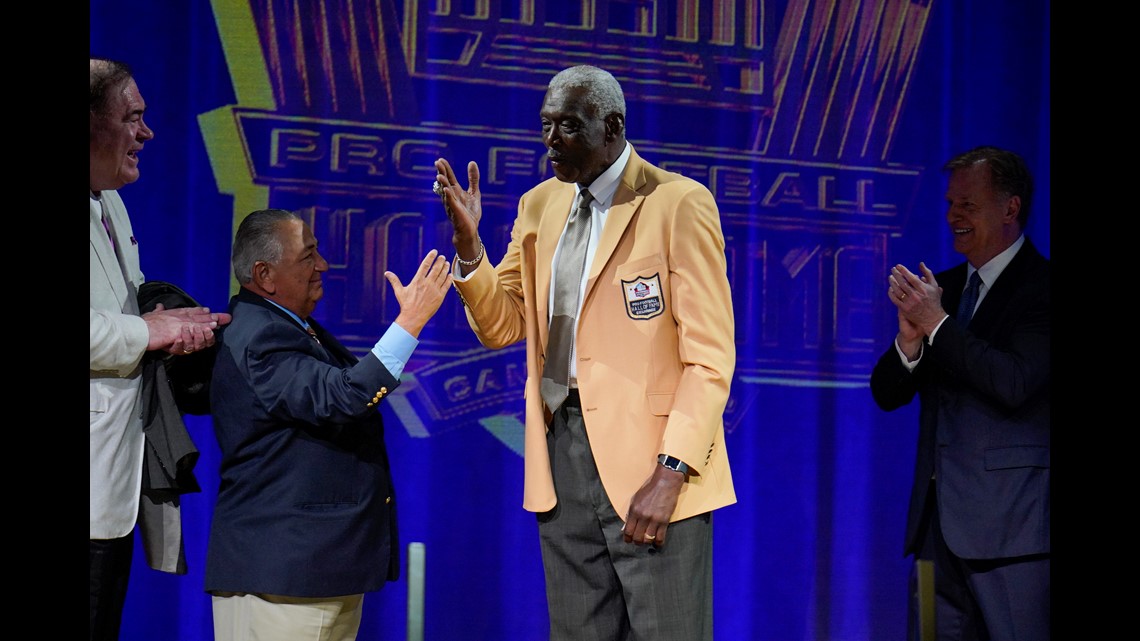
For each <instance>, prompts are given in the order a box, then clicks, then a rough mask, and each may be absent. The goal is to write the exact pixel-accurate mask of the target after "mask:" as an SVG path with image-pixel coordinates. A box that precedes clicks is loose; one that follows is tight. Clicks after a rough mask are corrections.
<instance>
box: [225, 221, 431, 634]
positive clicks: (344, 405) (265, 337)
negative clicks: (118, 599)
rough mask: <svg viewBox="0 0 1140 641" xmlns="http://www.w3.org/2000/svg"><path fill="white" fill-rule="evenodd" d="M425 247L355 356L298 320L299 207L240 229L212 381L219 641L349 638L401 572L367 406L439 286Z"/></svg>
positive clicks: (380, 436) (303, 232) (305, 247)
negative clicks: (375, 337)
mask: <svg viewBox="0 0 1140 641" xmlns="http://www.w3.org/2000/svg"><path fill="white" fill-rule="evenodd" d="M447 266H448V263H447V260H446V259H445V258H444V257H442V256H438V255H437V253H436V251H435V250H432V251H431V252H429V253H428V254H427V256H426V257H425V258H424V260H423V262H422V263H421V264H420V267H419V271H418V272H417V273H416V275H415V277H414V278H413V279H412V280H411V282H410V283H408V286H407V287H404V286H403V285H402V284H401V282H400V280H399V278H397V277H396V276H395V275H394V274H393V273H392V272H385V273H384V276H385V277H386V278H387V279H388V282H389V283H391V284H392V287H393V289H394V291H395V295H396V299H397V301H399V304H400V313H399V315H397V317H396V319H395V322H394V323H393V324H392V325H391V326H389V328H388V330H387V331H386V332H385V333H384V335H383V336H381V338H380V340H379V341H377V343H376V345H375V346H374V347H373V348H372V350H371V352H370V353H369V354H367V355H365V356H364V358H363V359H360V360H358V359H357V358H356V357H355V356H354V355H353V354H352V353H350V352H349V351H348V350H347V349H346V348H345V347H344V346H343V345H341V344H340V343H339V342H338V341H337V340H336V338H334V337H333V336H332V335H331V334H329V333H328V332H327V331H325V330H324V328H322V327H321V326H320V325H319V324H318V323H317V322H316V321H315V320H313V319H312V318H311V317H310V314H312V312H313V310H314V308H315V307H316V304H317V301H319V300H320V299H321V296H322V295H323V288H322V282H321V275H322V274H323V273H324V272H325V271H327V270H328V263H327V262H326V261H325V259H324V258H322V257H321V255H320V253H319V252H318V251H317V241H316V238H315V237H314V236H313V232H312V230H311V229H310V228H309V226H308V225H307V224H306V223H305V222H304V221H303V220H302V219H301V218H299V217H298V216H296V215H295V214H293V213H291V212H288V211H284V210H280V209H267V210H261V211H255V212H253V213H252V214H250V215H249V216H248V217H246V218H245V219H244V220H243V221H242V223H241V225H240V226H239V227H238V231H237V235H236V237H235V239H234V247H233V270H234V276H235V277H236V278H237V280H238V282H239V283H240V284H241V289H240V290H239V292H238V293H237V295H235V296H234V297H233V298H232V299H231V301H230V312H231V314H232V315H233V321H232V323H231V325H229V326H228V327H227V329H228V330H229V332H228V333H226V334H224V335H223V336H222V337H221V339H220V341H219V344H220V345H221V348H220V350H219V352H218V356H217V360H216V363H215V366H214V374H213V380H212V382H211V390H210V395H211V398H210V405H211V409H212V411H213V416H214V431H215V433H216V435H217V438H218V444H219V445H220V446H221V453H222V460H221V476H222V479H221V484H220V487H219V489H218V500H217V504H216V507H215V509H214V520H213V525H212V529H211V532H210V542H209V551H208V555H207V564H206V590H207V591H208V592H210V593H211V594H212V595H213V597H212V599H213V612H214V634H215V639H217V640H218V641H252V640H254V639H275V640H281V641H292V640H301V639H318V638H319V639H328V640H329V641H351V640H352V639H355V638H356V635H357V631H358V630H359V627H360V615H361V605H362V602H363V594H364V593H365V592H370V591H375V590H379V589H380V588H381V587H382V586H383V584H384V582H385V581H390V580H394V579H396V578H397V576H398V574H399V556H398V554H399V548H398V542H397V532H396V514H395V510H396V503H395V499H394V496H395V495H394V492H393V489H392V475H391V470H390V468H389V464H388V455H387V452H386V450H385V447H384V425H383V422H382V420H381V417H380V413H379V411H378V410H377V407H376V406H377V405H378V404H379V403H380V401H381V399H383V398H384V397H385V396H386V395H387V394H389V393H390V392H391V391H392V390H394V389H395V388H396V386H397V385H398V384H399V378H400V373H401V372H402V371H403V368H404V365H405V364H406V362H407V360H408V359H409V358H410V357H411V354H412V351H413V350H414V349H415V347H416V345H417V343H418V341H417V337H418V336H419V333H420V330H422V329H423V327H424V325H425V324H426V323H427V321H428V320H429V319H430V318H431V317H432V315H434V314H435V312H436V310H437V309H439V306H440V303H441V302H442V301H443V297H444V295H445V294H446V293H447V289H448V286H449V283H450V279H449V277H448V276H449V275H448V271H447Z"/></svg>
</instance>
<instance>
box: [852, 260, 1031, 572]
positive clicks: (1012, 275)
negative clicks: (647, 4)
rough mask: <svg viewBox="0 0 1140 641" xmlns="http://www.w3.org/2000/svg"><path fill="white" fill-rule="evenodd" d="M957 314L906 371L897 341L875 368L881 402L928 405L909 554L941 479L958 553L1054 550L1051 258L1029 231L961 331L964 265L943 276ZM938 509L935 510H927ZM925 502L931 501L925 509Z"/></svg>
mask: <svg viewBox="0 0 1140 641" xmlns="http://www.w3.org/2000/svg"><path fill="white" fill-rule="evenodd" d="M935 278H936V279H937V280H938V283H939V285H941V286H942V288H943V294H942V306H943V308H944V309H946V310H948V311H950V312H951V315H950V318H948V319H946V321H944V322H943V324H942V327H941V328H940V329H939V330H938V332H937V333H936V334H935V337H934V342H933V344H930V343H929V342H927V343H926V344H924V345H923V352H922V359H921V360H920V361H919V364H918V366H917V367H916V368H915V369H914V371H913V372H907V370H906V368H905V367H904V366H903V365H902V363H901V361H900V358H899V355H898V353H897V352H896V350H895V347H894V344H893V342H892V344H891V346H890V347H889V348H888V349H887V351H886V352H885V353H884V354H883V355H882V357H881V358H880V359H879V361H878V363H877V364H876V365H875V369H874V371H873V372H872V374H871V392H872V394H873V395H874V398H875V402H876V403H878V405H879V407H881V408H882V409H884V410H888V411H889V410H894V409H896V408H898V407H902V406H903V405H906V404H908V403H910V401H911V400H912V399H913V398H914V396H915V394H918V396H919V401H920V403H921V409H920V414H919V415H920V419H919V435H918V453H917V457H916V464H915V472H914V486H913V489H912V491H911V498H910V510H909V514H908V517H907V527H906V540H905V551H906V553H908V554H911V553H914V552H915V551H916V550H917V548H918V546H919V545H920V543H921V542H920V541H919V540H918V537H919V528H920V525H921V523H922V522H923V519H924V518H926V517H928V516H929V515H928V514H924V512H923V509H924V506H925V503H926V496H927V493H928V490H929V487H930V482H931V475H932V474H933V475H935V476H936V479H937V481H936V483H935V487H936V490H937V503H938V509H939V517H940V519H941V522H942V533H943V536H944V537H945V539H946V543H947V545H948V546H949V547H950V549H951V550H952V551H953V552H954V554H956V555H958V556H959V557H962V558H966V559H995V558H1008V557H1015V556H1023V555H1028V554H1041V553H1048V552H1049V503H1050V489H1049V458H1050V455H1049V442H1050V399H1049V387H1050V379H1051V375H1050V332H1049V327H1050V320H1051V319H1050V302H1049V291H1050V285H1049V261H1048V260H1046V259H1045V258H1044V257H1043V256H1042V255H1041V254H1040V252H1038V251H1037V249H1036V248H1035V247H1034V246H1033V244H1032V243H1030V242H1029V239H1028V238H1027V239H1026V241H1025V244H1024V245H1023V246H1022V248H1021V250H1020V251H1018V252H1017V254H1016V255H1015V256H1014V257H1013V260H1012V261H1010V263H1009V265H1008V266H1007V267H1006V269H1005V271H1003V272H1002V273H1001V275H1000V276H999V277H998V278H997V280H996V281H995V282H994V283H993V284H992V286H991V288H990V291H989V293H988V294H987V295H986V297H985V299H983V300H982V303H981V305H980V306H979V307H978V309H977V311H976V312H975V314H974V317H973V320H971V321H970V325H969V328H968V329H967V328H963V327H962V326H961V325H959V324H958V323H957V322H956V321H955V320H954V315H953V313H952V312H953V310H956V309H957V308H958V300H959V299H960V298H961V296H962V289H963V287H964V286H965V282H966V264H965V263H962V264H960V265H958V266H956V267H954V268H952V269H949V270H947V271H944V272H942V273H939V274H936V275H935ZM931 507H932V506H931ZM927 509H930V508H929V507H928V508H927Z"/></svg>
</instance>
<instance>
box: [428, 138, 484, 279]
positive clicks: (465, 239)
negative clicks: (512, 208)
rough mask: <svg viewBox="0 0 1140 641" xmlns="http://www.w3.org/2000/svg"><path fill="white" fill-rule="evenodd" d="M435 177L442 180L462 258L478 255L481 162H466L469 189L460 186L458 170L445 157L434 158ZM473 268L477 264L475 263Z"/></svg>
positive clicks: (443, 194) (453, 231) (442, 196)
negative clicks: (478, 163) (456, 174)
mask: <svg viewBox="0 0 1140 641" xmlns="http://www.w3.org/2000/svg"><path fill="white" fill-rule="evenodd" d="M435 170H436V172H438V173H437V174H436V177H435V180H436V182H438V183H439V185H440V188H441V191H440V197H441V198H442V199H443V205H444V209H446V210H447V218H448V220H450V221H451V227H452V236H451V242H452V243H453V244H454V245H455V252H456V254H458V255H459V258H460V259H461V260H466V261H472V260H475V259H476V258H477V257H478V256H479V249H480V247H479V220H480V219H482V218H483V196H482V194H481V193H480V192H479V165H477V164H475V161H471V162H469V163H467V185H468V186H467V189H463V188H462V187H460V186H459V180H458V179H457V178H456V176H455V170H453V169H452V168H451V164H450V163H448V162H447V161H446V160H445V159H443V158H440V159H439V160H436V161H435ZM472 268H474V265H473V266H472Z"/></svg>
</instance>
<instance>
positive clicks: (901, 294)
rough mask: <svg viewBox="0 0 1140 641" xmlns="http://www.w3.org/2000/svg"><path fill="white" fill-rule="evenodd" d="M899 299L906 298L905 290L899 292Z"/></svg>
mask: <svg viewBox="0 0 1140 641" xmlns="http://www.w3.org/2000/svg"><path fill="white" fill-rule="evenodd" d="M899 300H906V292H900V293H899Z"/></svg>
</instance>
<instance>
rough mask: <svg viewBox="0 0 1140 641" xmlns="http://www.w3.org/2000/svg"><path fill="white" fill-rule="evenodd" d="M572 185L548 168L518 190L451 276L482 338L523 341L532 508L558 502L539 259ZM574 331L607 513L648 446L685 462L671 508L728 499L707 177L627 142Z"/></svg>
mask: <svg viewBox="0 0 1140 641" xmlns="http://www.w3.org/2000/svg"><path fill="white" fill-rule="evenodd" d="M575 193H576V191H575V188H574V185H573V184H569V183H563V182H560V181H559V180H557V179H556V178H551V179H549V180H546V181H545V182H543V183H540V184H539V185H538V186H536V187H534V188H533V189H531V190H530V191H528V192H527V193H526V194H524V195H523V197H522V198H521V199H520V200H519V205H518V217H517V218H516V219H515V222H514V228H513V230H512V232H511V241H510V244H509V245H508V247H507V251H506V255H505V256H504V257H503V259H502V261H501V262H500V263H499V264H498V266H497V267H495V268H494V269H493V270H492V269H488V268H486V267H480V268H479V269H476V270H475V271H474V272H473V273H472V274H470V275H469V278H468V279H467V280H466V281H458V280H457V281H455V287H456V289H457V290H458V292H459V295H460V298H461V299H462V300H463V302H464V306H465V308H466V313H467V318H468V322H469V324H470V325H471V327H472V329H474V330H475V334H476V335H477V336H478V337H479V340H480V342H482V344H483V345H484V346H486V347H489V348H492V349H498V348H501V347H505V346H507V345H511V344H513V343H516V342H518V341H520V340H524V339H526V341H527V343H526V364H527V376H526V388H525V394H526V427H525V439H524V440H525V444H524V466H525V474H524V477H525V478H524V489H523V508H524V509H526V510H529V511H532V512H545V511H548V510H550V509H551V508H553V507H554V505H555V503H557V496H556V495H555V490H554V481H553V477H552V475H551V471H550V459H549V454H548V451H547V444H546V432H547V424H548V421H549V420H550V414H549V412H547V411H546V409H545V405H544V404H543V401H542V397H541V395H540V394H539V385H540V381H541V379H542V368H543V364H544V362H545V351H546V344H547V331H548V324H549V321H548V318H549V316H548V309H547V308H548V300H549V293H550V276H551V265H550V262H551V257H552V256H553V255H554V251H555V248H556V247H557V245H558V240H559V237H560V236H561V234H562V230H563V227H564V226H565V224H566V219H567V218H568V217H569V215H570V206H571V203H572V201H573V200H574V197H575ZM639 296H640V297H641V298H639ZM575 340H576V346H577V347H576V349H577V353H576V358H577V359H578V361H577V369H578V377H577V378H578V390H579V393H580V395H581V399H582V412H583V417H584V421H585V425H586V430H587V433H588V435H589V438H590V444H591V447H592V449H593V452H594V459H595V461H596V462H597V467H598V473H599V475H600V477H601V480H602V484H603V485H604V486H605V488H606V492H607V493H608V495H609V498H610V501H611V503H612V504H613V507H614V510H615V511H616V512H617V513H618V515H619V516H620V517H621V518H623V519H624V518H625V517H626V514H627V512H628V511H629V504H630V500H631V499H632V497H633V494H634V493H635V492H636V491H637V490H638V489H639V488H640V487H641V485H642V484H643V483H645V481H646V480H647V479H648V478H649V477H650V476H651V475H652V474H653V472H654V469H655V466H656V465H657V464H658V463H657V455H658V454H660V453H666V454H669V455H671V456H675V457H677V458H679V459H681V460H682V461H684V462H686V463H688V464H689V465H690V466H691V468H692V471H693V472H694V473H695V474H696V475H695V476H692V477H691V478H690V479H689V482H687V483H685V485H684V487H683V489H682V490H681V494H680V498H679V500H678V503H677V507H676V510H675V511H674V512H673V516H672V519H671V520H673V521H676V520H679V519H683V518H686V517H689V516H693V515H695V514H700V513H703V512H707V511H709V510H713V509H716V508H719V507H723V506H725V505H729V504H732V503H735V502H736V493H735V490H734V488H733V483H732V473H731V471H730V469H729V464H728V454H727V452H726V451H725V442H724V422H723V415H724V408H725V405H726V403H727V402H728V394H729V387H730V383H731V381H732V374H733V369H734V367H735V364H736V348H735V336H734V325H733V313H732V299H731V295H730V291H729V284H728V277H727V274H726V263H725V254H724V236H723V234H722V232H721V227H720V214H719V212H718V210H717V206H716V202H715V201H714V200H713V197H712V194H711V193H710V192H709V191H708V189H706V188H705V187H704V186H703V185H701V184H700V183H698V182H696V181H694V180H691V179H688V178H685V177H683V176H681V175H679V174H675V173H671V172H667V171H663V170H661V169H659V168H657V167H654V166H653V165H651V164H649V163H647V162H646V161H644V160H642V159H641V157H640V156H638V154H637V152H636V150H632V153H631V155H630V159H629V163H628V164H627V166H626V169H625V171H624V172H623V174H622V177H621V180H620V184H619V185H618V188H617V191H616V193H615V194H614V198H613V204H612V205H611V207H610V210H609V214H608V217H607V220H606V223H605V228H604V229H603V230H602V235H601V238H600V239H599V242H598V248H597V253H596V255H595V257H594V261H593V264H592V265H591V266H590V272H589V279H588V283H587V285H586V295H585V299H584V301H583V304H582V312H581V315H580V318H579V321H578V335H577V337H576V339H575Z"/></svg>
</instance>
